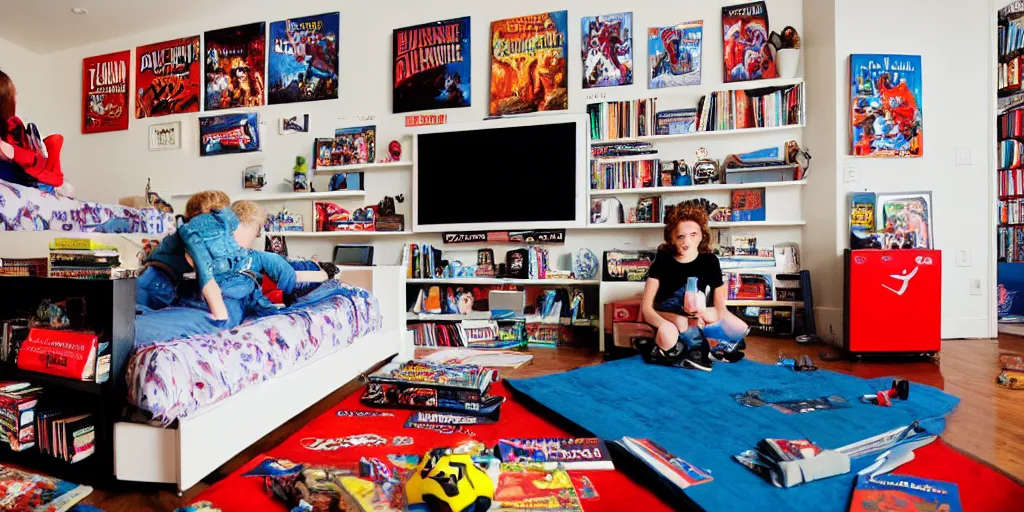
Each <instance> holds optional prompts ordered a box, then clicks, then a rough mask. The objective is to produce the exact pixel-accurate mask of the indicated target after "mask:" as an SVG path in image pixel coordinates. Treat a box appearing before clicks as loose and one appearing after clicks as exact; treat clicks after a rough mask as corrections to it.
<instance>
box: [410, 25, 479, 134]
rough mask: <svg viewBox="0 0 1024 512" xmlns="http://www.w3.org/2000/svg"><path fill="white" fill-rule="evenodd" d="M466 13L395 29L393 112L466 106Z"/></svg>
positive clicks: (468, 74)
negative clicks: (447, 18)
mask: <svg viewBox="0 0 1024 512" xmlns="http://www.w3.org/2000/svg"><path fill="white" fill-rule="evenodd" d="M469 41H470V40H469V16H466V17H464V18H456V19H452V20H444V21H435V22H433V23H426V24H423V25H416V26H414V27H405V28H399V29H395V31H394V34H393V35H392V49H393V52H392V53H393V57H394V60H393V66H394V68H393V69H394V74H393V76H392V78H393V81H394V93H393V95H392V110H393V112H394V113H395V114H399V113H402V112H414V111H417V110H434V109H441V108H459V107H468V106H470V103H471V102H470V91H471V88H470V85H469V84H470V61H471V58H470V44H469Z"/></svg>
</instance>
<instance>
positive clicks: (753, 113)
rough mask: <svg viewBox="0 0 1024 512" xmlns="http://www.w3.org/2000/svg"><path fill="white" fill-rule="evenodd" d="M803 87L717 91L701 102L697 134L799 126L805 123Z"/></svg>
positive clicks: (801, 85) (798, 85)
mask: <svg viewBox="0 0 1024 512" xmlns="http://www.w3.org/2000/svg"><path fill="white" fill-rule="evenodd" d="M803 93H804V86H803V84H797V85H793V86H789V87H784V88H770V89H757V90H755V89H751V90H747V91H744V90H736V91H718V92H714V93H711V94H710V95H708V96H705V97H703V98H701V103H700V117H699V118H698V122H697V131H701V132H704V131H720V130H742V129H746V128H773V127H777V126H789V125H797V124H801V123H803V122H804V119H803V104H804V100H803Z"/></svg>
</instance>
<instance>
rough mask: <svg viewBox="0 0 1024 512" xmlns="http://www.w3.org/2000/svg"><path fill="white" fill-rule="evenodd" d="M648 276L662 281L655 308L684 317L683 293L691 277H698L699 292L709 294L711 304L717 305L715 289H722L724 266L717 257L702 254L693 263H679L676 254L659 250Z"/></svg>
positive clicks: (709, 303)
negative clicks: (720, 287)
mask: <svg viewBox="0 0 1024 512" xmlns="http://www.w3.org/2000/svg"><path fill="white" fill-rule="evenodd" d="M647 277H653V278H655V279H657V280H658V292H657V293H655V294H654V309H656V310H658V311H667V312H671V313H678V314H683V294H684V293H686V281H687V280H688V279H689V278H690V277H696V278H697V291H701V292H704V293H706V294H707V305H708V306H709V307H710V306H714V304H715V299H714V297H715V290H716V289H717V288H718V287H719V286H722V266H721V265H720V264H719V263H718V257H717V256H715V255H714V254H704V253H701V254H698V255H697V259H695V260H693V261H691V262H689V263H679V261H677V260H676V258H675V256H673V255H672V253H670V252H668V251H658V255H657V256H656V257H655V258H654V263H651V269H650V270H649V271H648V272H647Z"/></svg>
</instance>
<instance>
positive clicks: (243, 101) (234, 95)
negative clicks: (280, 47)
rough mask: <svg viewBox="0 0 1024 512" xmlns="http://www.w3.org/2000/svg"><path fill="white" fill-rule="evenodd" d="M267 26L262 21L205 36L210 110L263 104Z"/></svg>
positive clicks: (207, 102)
mask: <svg viewBox="0 0 1024 512" xmlns="http://www.w3.org/2000/svg"><path fill="white" fill-rule="evenodd" d="M266 29H267V24H266V23H264V22H262V21H261V22H259V23H250V24H249V25H240V26H237V27H229V28H222V29H219V30H211V31H209V32H206V34H205V35H204V36H203V40H204V44H205V46H204V47H203V49H204V51H203V55H204V56H205V59H206V60H205V64H204V67H205V70H206V71H205V73H206V79H205V80H206V103H205V105H206V110H207V111H210V110H221V109H225V108H236V107H258V106H260V105H263V103H264V99H263V85H264V84H263V68H264V65H265V64H266V54H267V48H266V46H267V37H266V36H267V32H266Z"/></svg>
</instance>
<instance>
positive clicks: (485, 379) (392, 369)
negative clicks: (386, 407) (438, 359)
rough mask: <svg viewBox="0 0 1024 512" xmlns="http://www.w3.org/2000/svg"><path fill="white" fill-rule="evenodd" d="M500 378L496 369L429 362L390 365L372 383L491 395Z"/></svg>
mask: <svg viewBox="0 0 1024 512" xmlns="http://www.w3.org/2000/svg"><path fill="white" fill-rule="evenodd" d="M497 377H498V372H497V371H496V370H492V369H487V368H483V367H480V366H476V365H471V364H443V363H432V362H429V361H421V360H414V361H406V362H404V363H397V362H396V363H390V364H388V365H385V366H384V367H383V368H381V369H380V370H378V371H376V372H374V373H372V374H371V375H370V377H369V379H370V382H375V383H388V384H412V385H415V386H417V387H431V388H438V389H469V390H474V391H478V392H480V393H485V392H487V389H488V388H489V387H490V386H491V383H492V382H494V381H495V380H496V379H497Z"/></svg>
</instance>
